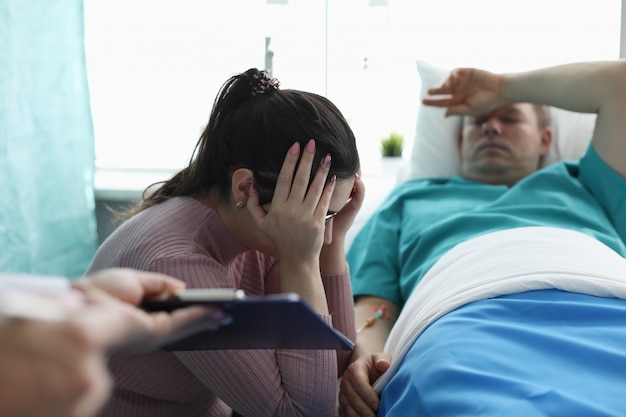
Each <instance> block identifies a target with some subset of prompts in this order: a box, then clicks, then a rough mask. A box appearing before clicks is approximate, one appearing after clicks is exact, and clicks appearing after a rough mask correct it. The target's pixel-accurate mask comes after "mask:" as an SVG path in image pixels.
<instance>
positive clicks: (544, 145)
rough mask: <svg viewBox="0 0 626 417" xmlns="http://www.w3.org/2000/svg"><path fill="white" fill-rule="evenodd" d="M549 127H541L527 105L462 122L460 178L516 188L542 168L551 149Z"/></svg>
mask: <svg viewBox="0 0 626 417" xmlns="http://www.w3.org/2000/svg"><path fill="white" fill-rule="evenodd" d="M551 139H552V136H551V132H550V130H549V129H548V128H541V127H539V125H538V118H537V113H536V112H535V110H534V108H533V106H532V105H531V104H528V103H516V104H510V105H507V106H504V107H500V108H498V109H496V110H494V111H492V112H490V113H488V114H485V115H482V116H479V117H476V118H473V117H469V116H468V117H466V118H465V119H464V121H463V133H462V137H461V138H460V151H461V175H462V176H463V177H464V178H466V179H469V180H472V181H478V182H484V183H488V184H505V185H509V186H511V185H513V184H515V183H516V182H517V181H519V180H521V179H522V178H524V177H525V176H527V175H529V174H531V173H533V172H534V171H536V170H537V169H538V168H539V163H540V160H541V157H542V156H543V155H545V153H546V152H547V151H548V148H549V146H550V142H551Z"/></svg>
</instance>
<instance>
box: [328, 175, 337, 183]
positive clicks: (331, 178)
mask: <svg viewBox="0 0 626 417" xmlns="http://www.w3.org/2000/svg"><path fill="white" fill-rule="evenodd" d="M336 182H337V176H336V175H333V176H332V177H330V181H328V185H335V183H336Z"/></svg>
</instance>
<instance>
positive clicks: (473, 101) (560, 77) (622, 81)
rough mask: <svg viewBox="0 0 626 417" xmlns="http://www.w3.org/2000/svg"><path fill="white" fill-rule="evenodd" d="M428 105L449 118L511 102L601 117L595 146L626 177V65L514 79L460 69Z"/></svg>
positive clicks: (583, 66) (579, 66)
mask: <svg viewBox="0 0 626 417" xmlns="http://www.w3.org/2000/svg"><path fill="white" fill-rule="evenodd" d="M429 94H444V95H446V97H437V98H427V99H424V104H427V105H435V106H440V107H447V112H446V114H447V115H453V114H470V115H478V114H483V113H486V112H488V111H490V110H492V109H494V108H496V107H499V106H502V105H504V104H508V103H515V102H529V103H540V104H547V105H550V106H555V107H560V108H563V109H566V110H571V111H577V112H583V113H597V114H598V118H597V120H596V126H595V131H594V134H593V139H592V143H593V147H594V149H595V151H596V152H597V154H598V155H599V156H600V157H601V158H602V159H603V160H604V161H605V162H606V163H607V164H608V165H609V166H610V167H611V168H613V169H614V170H615V171H617V172H618V173H619V174H620V175H621V176H622V177H624V178H626V140H624V132H626V117H624V116H626V114H625V113H626V61H625V60H617V61H597V62H580V63H573V64H565V65H558V66H554V67H548V68H543V69H538V70H533V71H525V72H519V73H511V74H502V75H497V74H492V73H490V72H488V71H482V70H477V69H470V68H459V69H456V70H454V71H452V73H451V74H450V77H449V78H448V79H447V80H446V81H445V82H444V84H443V85H442V86H440V87H436V88H432V89H430V90H429Z"/></svg>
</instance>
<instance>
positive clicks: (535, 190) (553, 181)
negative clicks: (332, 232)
mask: <svg viewBox="0 0 626 417" xmlns="http://www.w3.org/2000/svg"><path fill="white" fill-rule="evenodd" d="M525 226H552V227H562V228H565V229H570V230H578V231H581V232H583V233H587V234H589V235H591V236H593V237H595V238H597V239H598V240H599V241H600V242H602V243H604V244H606V245H607V246H609V247H610V248H612V249H613V250H615V251H616V252H617V253H619V254H620V255H622V256H625V255H626V246H625V244H624V242H625V241H626V182H625V181H624V180H623V179H622V178H621V177H620V176H619V175H618V174H617V173H615V172H614V171H613V170H612V169H611V168H610V167H608V166H607V165H606V164H605V163H604V162H603V161H602V160H601V159H600V158H599V157H598V155H597V154H596V153H595V151H594V150H593V148H592V147H589V149H588V151H587V153H586V155H585V156H584V157H583V158H582V160H581V161H580V163H574V162H562V163H558V164H555V165H552V166H550V167H547V168H545V169H542V170H540V171H538V172H537V173H535V174H533V175H531V176H529V177H527V178H525V179H524V180H522V181H520V182H519V183H518V184H516V185H515V186H514V187H511V188H507V187H505V186H493V185H486V184H481V183H476V182H470V181H466V180H463V179H461V178H458V177H455V178H451V179H428V180H414V181H409V182H407V183H404V184H401V185H399V186H398V187H397V188H396V189H395V190H394V191H393V192H392V193H391V196H390V197H389V198H388V199H387V201H386V202H385V203H384V204H383V205H382V206H381V208H380V209H379V210H378V211H377V212H376V213H375V214H374V215H373V216H372V218H371V219H370V220H369V221H368V223H366V225H365V226H364V227H363V229H362V230H361V231H360V233H359V234H358V235H357V236H356V238H355V240H354V242H353V243H352V245H351V247H350V250H349V252H348V263H349V265H350V272H351V277H352V287H353V291H354V294H355V295H375V296H379V297H383V298H387V299H389V300H392V301H395V302H397V303H398V304H400V305H403V304H404V302H405V301H406V299H407V298H408V297H409V295H410V294H411V292H412V291H413V289H414V288H415V286H416V285H417V283H418V282H419V281H420V280H421V279H422V277H423V276H424V274H425V273H426V272H427V271H428V269H430V267H431V266H432V265H433V264H434V263H435V262H436V261H437V260H438V259H439V258H440V257H441V256H442V255H443V254H445V253H446V252H447V251H448V250H449V249H451V248H452V247H454V246H455V245H457V244H459V243H461V242H464V241H466V240H468V239H471V238H474V237H477V236H480V235H482V234H486V233H489V232H495V231H499V230H504V229H510V228H515V227H525ZM494 262H497V259H494Z"/></svg>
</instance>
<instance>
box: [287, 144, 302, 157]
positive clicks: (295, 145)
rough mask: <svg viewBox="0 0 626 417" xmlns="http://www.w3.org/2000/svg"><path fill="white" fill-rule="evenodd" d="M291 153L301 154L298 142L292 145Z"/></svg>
mask: <svg viewBox="0 0 626 417" xmlns="http://www.w3.org/2000/svg"><path fill="white" fill-rule="evenodd" d="M289 153H290V154H292V155H298V154H299V153H300V142H296V143H294V144H293V145H291V148H289Z"/></svg>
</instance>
